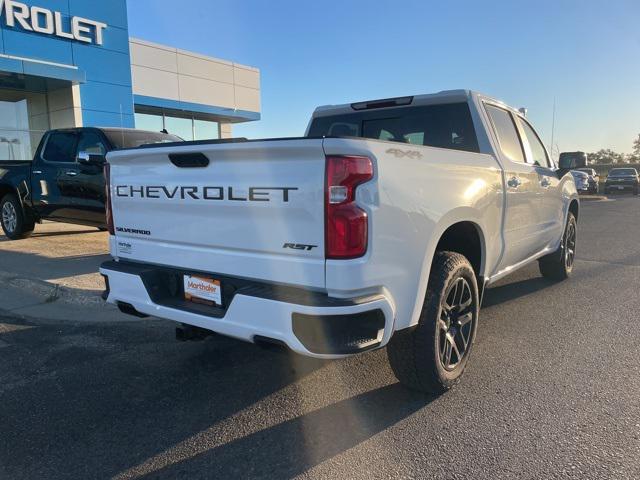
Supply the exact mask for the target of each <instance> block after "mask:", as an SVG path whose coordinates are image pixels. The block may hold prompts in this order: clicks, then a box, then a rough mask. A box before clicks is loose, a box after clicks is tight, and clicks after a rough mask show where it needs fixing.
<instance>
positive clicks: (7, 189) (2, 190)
mask: <svg viewBox="0 0 640 480" xmlns="http://www.w3.org/2000/svg"><path fill="white" fill-rule="evenodd" d="M10 194H14V195H15V196H16V197H17V199H18V202H19V203H20V208H21V209H22V214H23V215H24V216H25V218H27V219H31V220H32V221H34V222H35V221H36V217H35V215H34V213H33V212H32V211H31V209H30V208H29V207H28V205H27V203H26V202H25V199H24V198H23V195H21V194H20V189H19V188H18V187H16V186H13V185H11V184H8V183H0V203H1V202H2V200H3V199H4V197H6V196H7V195H10Z"/></svg>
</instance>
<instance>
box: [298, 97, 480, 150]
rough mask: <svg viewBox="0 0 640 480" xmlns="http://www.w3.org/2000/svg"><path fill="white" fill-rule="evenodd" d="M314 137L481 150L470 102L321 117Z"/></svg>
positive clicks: (312, 130) (311, 130)
mask: <svg viewBox="0 0 640 480" xmlns="http://www.w3.org/2000/svg"><path fill="white" fill-rule="evenodd" d="M309 136H310V137H361V138H371V139H374V140H385V141H388V142H400V143H408V144H411V145H424V146H429V147H439V148H448V149H452V150H463V151H466V152H479V151H480V149H479V147H478V138H477V136H476V131H475V128H474V127H473V121H472V119H471V112H470V110H469V106H468V105H467V104H466V103H448V104H442V105H428V106H420V107H402V108H385V109H378V110H368V111H359V112H354V113H349V114H342V115H330V116H326V117H318V118H315V119H314V120H313V122H312V123H311V127H310V128H309Z"/></svg>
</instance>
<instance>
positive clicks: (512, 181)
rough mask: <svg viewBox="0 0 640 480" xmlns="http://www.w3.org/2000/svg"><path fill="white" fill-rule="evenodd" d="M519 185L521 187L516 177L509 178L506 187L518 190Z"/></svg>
mask: <svg viewBox="0 0 640 480" xmlns="http://www.w3.org/2000/svg"><path fill="white" fill-rule="evenodd" d="M520 185H522V180H520V179H519V178H518V177H511V178H510V179H509V180H507V186H508V187H509V188H518V187H519V186H520Z"/></svg>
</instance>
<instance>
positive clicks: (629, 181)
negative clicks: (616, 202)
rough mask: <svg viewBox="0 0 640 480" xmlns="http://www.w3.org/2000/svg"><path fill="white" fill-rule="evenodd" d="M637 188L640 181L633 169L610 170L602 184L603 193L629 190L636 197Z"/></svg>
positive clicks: (639, 185)
mask: <svg viewBox="0 0 640 480" xmlns="http://www.w3.org/2000/svg"><path fill="white" fill-rule="evenodd" d="M639 187H640V179H638V171H637V170H636V169H635V168H612V169H611V170H609V175H607V180H606V181H605V182H604V193H605V194H607V193H611V192H617V191H625V190H631V191H632V192H633V194H634V195H638V188H639Z"/></svg>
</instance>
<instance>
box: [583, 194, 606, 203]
mask: <svg viewBox="0 0 640 480" xmlns="http://www.w3.org/2000/svg"><path fill="white" fill-rule="evenodd" d="M580 201H581V202H610V201H611V199H610V198H609V197H605V196H604V195H589V196H588V197H587V196H585V197H580Z"/></svg>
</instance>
